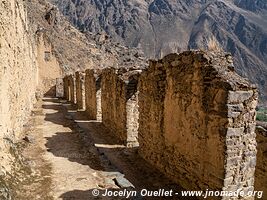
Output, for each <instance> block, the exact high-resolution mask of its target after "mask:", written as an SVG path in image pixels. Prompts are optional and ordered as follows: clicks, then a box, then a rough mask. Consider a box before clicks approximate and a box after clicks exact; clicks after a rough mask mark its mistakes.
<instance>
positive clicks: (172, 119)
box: [139, 52, 257, 191]
mask: <svg viewBox="0 0 267 200" xmlns="http://www.w3.org/2000/svg"><path fill="white" fill-rule="evenodd" d="M230 59H231V58H230V57H229V56H228V55H224V54H223V55H222V54H219V53H218V54H212V53H209V54H204V53H202V52H185V53H183V54H180V55H176V54H171V55H169V56H166V57H165V58H164V59H163V60H159V61H158V62H151V63H150V66H149V68H148V69H147V70H146V71H145V72H144V73H143V74H142V75H141V78H140V84H139V92H140V95H139V106H140V119H139V143H140V148H139V153H140V155H141V156H143V157H144V158H145V159H146V160H147V161H149V162H150V163H152V164H153V165H154V166H156V167H158V168H159V169H160V170H161V171H162V172H164V173H165V174H167V175H168V176H170V177H171V178H172V179H173V180H175V181H176V182H177V183H178V184H180V185H182V186H183V187H184V188H186V189H190V190H197V189H201V190H205V189H206V188H209V189H210V190H211V189H214V190H233V191H235V190H237V189H242V190H244V191H247V190H251V189H253V183H254V182H253V176H254V170H255V155H256V141H255V132H254V131H255V130H254V129H255V106H256V102H257V91H256V89H255V88H254V87H253V86H251V85H250V84H249V83H248V82H247V81H246V80H244V79H242V78H241V77H239V76H238V75H237V74H236V73H235V72H233V71H232V67H231V60H230Z"/></svg>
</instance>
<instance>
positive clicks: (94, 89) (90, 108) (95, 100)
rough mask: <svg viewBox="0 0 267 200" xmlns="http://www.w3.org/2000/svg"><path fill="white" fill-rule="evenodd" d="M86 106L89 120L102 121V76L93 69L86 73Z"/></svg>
mask: <svg viewBox="0 0 267 200" xmlns="http://www.w3.org/2000/svg"><path fill="white" fill-rule="evenodd" d="M85 104H86V113H87V115H88V117H89V119H91V120H97V121H102V111H101V75H99V74H97V73H96V72H95V70H93V69H88V70H86V71H85Z"/></svg>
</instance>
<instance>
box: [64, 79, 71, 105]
mask: <svg viewBox="0 0 267 200" xmlns="http://www.w3.org/2000/svg"><path fill="white" fill-rule="evenodd" d="M63 89H64V91H63V94H64V99H66V100H68V101H69V100H70V93H69V79H68V76H65V77H64V78H63Z"/></svg>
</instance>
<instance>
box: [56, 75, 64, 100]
mask: <svg viewBox="0 0 267 200" xmlns="http://www.w3.org/2000/svg"><path fill="white" fill-rule="evenodd" d="M63 87H64V83H63V79H62V78H57V79H56V97H59V98H62V97H64V88H63Z"/></svg>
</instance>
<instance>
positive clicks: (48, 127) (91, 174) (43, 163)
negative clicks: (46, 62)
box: [12, 98, 181, 200]
mask: <svg viewBox="0 0 267 200" xmlns="http://www.w3.org/2000/svg"><path fill="white" fill-rule="evenodd" d="M29 127H30V128H29V130H27V131H26V135H25V137H24V142H23V144H24V145H23V148H22V158H23V159H22V160H23V162H22V165H21V166H23V168H22V167H20V168H17V170H18V169H19V171H20V173H17V178H16V180H17V182H16V183H13V184H12V185H13V193H15V196H14V198H12V199H18V200H26V199H27V200H28V199H42V200H50V199H64V200H68V199H75V200H87V199H88V200H89V199H116V198H115V197H108V198H107V197H103V196H100V197H95V196H94V195H93V194H92V192H93V191H94V190H95V189H98V190H99V191H100V194H103V193H104V191H105V189H109V191H111V190H112V191H116V190H123V189H125V188H127V189H129V190H133V189H134V188H135V189H136V190H141V189H143V188H146V189H149V190H158V189H159V188H165V189H174V190H180V189H181V188H179V186H177V185H175V184H173V183H172V182H170V181H169V179H167V178H166V177H164V176H163V175H162V174H161V173H160V172H158V171H157V170H155V169H154V168H153V167H152V166H150V165H149V164H148V163H146V162H145V161H144V160H143V159H142V158H140V157H139V156H138V154H137V153H136V149H131V150H129V149H126V148H125V146H123V145H121V144H118V142H117V141H116V139H115V138H114V137H112V135H111V134H110V132H109V131H108V130H107V129H106V128H104V127H103V126H102V124H101V123H99V122H96V121H87V120H86V117H85V114H84V113H83V112H77V110H76V109H75V108H74V107H73V106H71V105H70V104H68V103H67V102H65V101H63V100H58V99H49V98H46V99H43V101H42V102H39V103H38V105H37V106H36V109H35V111H34V113H33V116H32V119H31V122H30V123H29ZM135 189H134V190H135ZM154 198H155V197H154ZM176 198H177V197H176ZM117 199H119V198H117ZM121 199H125V198H121ZM132 199H146V198H143V197H140V196H137V197H135V198H132ZM158 199H164V198H158ZM168 199H172V198H168Z"/></svg>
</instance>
